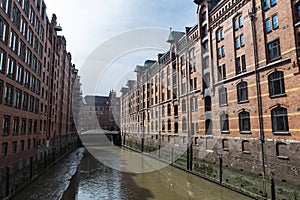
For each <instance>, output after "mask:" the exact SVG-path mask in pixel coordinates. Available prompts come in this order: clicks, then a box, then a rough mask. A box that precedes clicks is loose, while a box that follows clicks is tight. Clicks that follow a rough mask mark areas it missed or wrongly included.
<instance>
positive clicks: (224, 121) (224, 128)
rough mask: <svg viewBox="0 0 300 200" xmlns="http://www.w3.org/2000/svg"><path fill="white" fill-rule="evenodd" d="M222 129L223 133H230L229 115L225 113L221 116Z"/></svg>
mask: <svg viewBox="0 0 300 200" xmlns="http://www.w3.org/2000/svg"><path fill="white" fill-rule="evenodd" d="M220 129H221V132H222V133H227V132H229V120H228V115H227V114H225V113H222V114H221V115H220Z"/></svg>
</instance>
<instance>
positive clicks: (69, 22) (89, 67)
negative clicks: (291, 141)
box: [45, 0, 197, 95]
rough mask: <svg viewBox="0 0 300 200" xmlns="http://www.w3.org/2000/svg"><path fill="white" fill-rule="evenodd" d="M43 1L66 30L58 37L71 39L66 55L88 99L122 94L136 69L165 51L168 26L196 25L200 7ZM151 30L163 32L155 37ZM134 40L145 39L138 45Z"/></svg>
mask: <svg viewBox="0 0 300 200" xmlns="http://www.w3.org/2000/svg"><path fill="white" fill-rule="evenodd" d="M45 2H46V5H47V15H48V18H49V19H51V16H52V14H53V13H55V14H56V16H57V21H58V23H59V24H60V25H61V26H62V28H63V31H62V32H59V34H60V35H64V36H65V38H66V40H67V50H68V51H69V52H71V54H72V62H73V63H74V64H75V65H76V67H77V68H78V69H79V71H80V76H81V77H82V84H83V86H82V87H83V93H84V94H85V95H87V94H95V93H96V94H99V95H107V94H108V92H109V90H111V89H113V90H119V89H120V87H121V85H124V84H125V83H126V81H127V80H128V79H132V78H134V74H133V73H132V72H133V70H134V68H135V66H136V65H138V64H139V65H142V64H143V63H144V61H145V60H147V59H156V57H157V54H158V53H163V52H165V51H167V49H168V44H167V43H166V42H165V41H166V39H167V34H166V33H167V31H168V30H169V29H170V27H172V30H177V31H184V30H185V27H186V26H194V25H195V24H196V22H197V16H196V10H197V6H196V4H194V3H193V1H192V0H127V1H124V0H85V1H82V0H81V1H79V0H63V1H61V0H45ZM149 28H152V29H149ZM153 28H155V29H157V30H158V28H159V29H162V31H161V33H157V31H155V30H154V32H153ZM148 29H149V30H148ZM136 30H145V31H136ZM148 32H150V33H149V34H152V35H151V36H150V35H149V34H148ZM127 33H130V34H127ZM132 35H133V36H135V37H136V38H142V39H141V40H139V42H138V43H136V44H135V42H136V41H135V39H134V37H133V36H132ZM143 37H144V38H143ZM148 38H150V39H149V40H151V38H152V39H154V38H159V39H157V40H158V41H156V40H155V39H154V40H155V41H152V42H153V43H156V42H160V43H162V44H161V45H158V44H157V45H153V46H152V45H151V44H149V42H148V41H145V40H147V39H148ZM117 42H118V43H117ZM146 44H147V45H146ZM134 48H135V49H134ZM118 50H119V51H118ZM108 52H109V53H108ZM107 54H109V55H107ZM113 54H114V55H113ZM118 54H120V55H118ZM109 59H111V60H109ZM95 60H97V62H96V61H95ZM104 60H105V61H104ZM93 65H94V66H93ZM96 71H97V73H95V72H96ZM98 71H100V72H99V73H98ZM96 74H97V77H98V78H96Z"/></svg>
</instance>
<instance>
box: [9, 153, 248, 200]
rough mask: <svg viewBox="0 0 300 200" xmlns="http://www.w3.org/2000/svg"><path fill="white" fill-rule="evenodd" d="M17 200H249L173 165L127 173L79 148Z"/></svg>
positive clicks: (30, 186)
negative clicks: (108, 165)
mask: <svg viewBox="0 0 300 200" xmlns="http://www.w3.org/2000/svg"><path fill="white" fill-rule="evenodd" d="M122 151H126V152H127V153H128V151H129V150H126V149H124V150H122ZM129 152H130V151H129ZM76 166H78V168H76ZM14 199H15V200H21V199H45V200H46V199H47V200H51V199H53V200H54V199H62V200H73V199H76V200H94V199H97V200H102V199H103V200H106V199H107V200H111V199H113V200H119V199H120V200H121V199H122V200H123V199H130V200H135V199H137V200H148V199H162V200H165V199H166V200H167V199H176V200H177V199H180V200H184V199H200V200H202V199H205V200H222V199H224V200H228V199H230V200H239V199H241V200H242V199H249V198H248V197H245V196H243V195H241V194H238V193H236V192H233V191H231V190H228V189H226V188H223V187H221V186H219V185H216V184H214V183H211V182H209V181H206V180H204V179H201V178H199V177H197V176H194V175H192V174H188V173H186V172H184V171H181V170H179V169H177V168H174V167H171V166H167V167H165V168H162V169H160V170H156V171H153V172H148V173H128V172H127V173H126V172H122V171H119V170H115V169H112V168H110V167H107V166H106V165H104V164H102V162H99V161H98V160H97V159H95V158H94V157H93V156H92V155H91V154H90V153H89V152H88V151H86V150H84V149H83V148H79V149H77V150H76V151H74V152H72V153H71V154H69V155H68V156H66V157H65V158H64V159H62V160H61V161H60V162H58V163H57V164H55V165H54V166H53V167H52V168H51V169H49V170H48V171H47V172H46V173H45V174H43V175H42V176H40V177H39V178H38V179H37V180H35V181H34V182H33V183H32V184H30V185H29V186H27V187H26V188H25V189H24V190H23V191H22V192H20V193H19V194H18V195H17V196H16V197H15V198H14Z"/></svg>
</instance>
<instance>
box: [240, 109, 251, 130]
mask: <svg viewBox="0 0 300 200" xmlns="http://www.w3.org/2000/svg"><path fill="white" fill-rule="evenodd" d="M239 127H240V132H241V133H249V132H250V130H251V128H250V114H249V112H246V111H243V112H241V113H239Z"/></svg>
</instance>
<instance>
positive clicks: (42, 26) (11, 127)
mask: <svg viewBox="0 0 300 200" xmlns="http://www.w3.org/2000/svg"><path fill="white" fill-rule="evenodd" d="M60 30H61V27H60V26H58V25H57V19H56V16H55V15H53V16H52V18H51V21H50V19H49V18H48V16H47V13H46V4H45V2H44V1H42V0H22V1H20V0H19V1H17V0H2V1H1V2H0V40H1V41H0V72H1V73H0V110H1V113H0V122H1V123H0V127H1V134H0V150H1V157H0V183H1V184H0V188H1V189H0V191H1V192H0V199H2V198H4V197H6V196H8V195H10V194H11V193H13V192H14V191H15V190H16V189H17V188H18V187H19V186H21V185H22V184H24V183H25V182H26V181H28V180H30V179H31V178H32V177H34V176H35V175H36V174H37V173H38V172H39V170H40V169H39V165H35V164H36V163H38V162H39V160H40V159H41V158H44V159H45V163H44V164H45V165H46V159H47V158H48V155H50V153H53V150H57V149H59V148H66V147H67V146H68V145H71V144H72V145H73V143H74V142H75V141H77V134H76V129H75V125H74V123H75V119H74V118H73V117H72V104H76V105H77V106H80V101H79V98H78V97H77V96H78V95H80V84H79V81H80V77H79V76H78V75H77V73H78V70H76V69H75V66H74V65H73V64H72V58H71V54H70V53H68V52H67V51H66V40H65V38H64V37H63V36H59V35H58V31H60ZM74 86H75V87H74ZM72 90H74V92H73V95H72ZM47 163H48V164H49V165H50V164H51V162H50V161H49V162H47ZM34 166H37V169H34ZM46 166H47V165H46ZM27 169H28V170H27Z"/></svg>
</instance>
